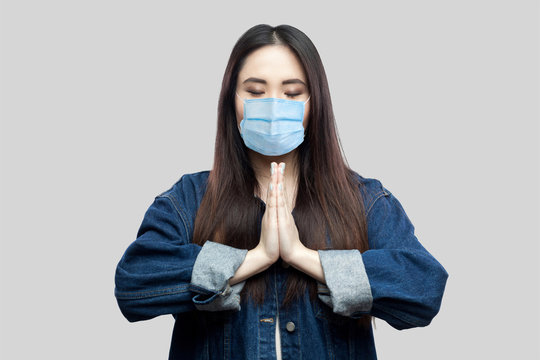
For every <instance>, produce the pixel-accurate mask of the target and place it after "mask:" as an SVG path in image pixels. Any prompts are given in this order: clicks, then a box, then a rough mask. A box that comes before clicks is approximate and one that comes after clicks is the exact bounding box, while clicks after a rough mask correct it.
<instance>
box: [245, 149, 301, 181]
mask: <svg viewBox="0 0 540 360" xmlns="http://www.w3.org/2000/svg"><path fill="white" fill-rule="evenodd" d="M248 151H249V152H248V156H249V159H250V161H251V166H252V167H253V170H254V171H255V176H256V177H257V180H258V182H259V184H261V188H262V189H265V187H264V186H267V185H268V182H269V181H270V165H271V163H272V162H275V163H276V164H277V165H278V166H279V164H280V163H282V162H283V163H285V173H284V180H285V183H286V184H287V185H288V184H295V185H296V182H297V179H298V166H297V165H298V161H297V155H298V151H297V149H294V150H293V151H291V152H289V153H287V154H285V155H279V156H266V155H262V154H259V153H258V152H256V151H253V150H251V149H248ZM276 171H279V167H276Z"/></svg>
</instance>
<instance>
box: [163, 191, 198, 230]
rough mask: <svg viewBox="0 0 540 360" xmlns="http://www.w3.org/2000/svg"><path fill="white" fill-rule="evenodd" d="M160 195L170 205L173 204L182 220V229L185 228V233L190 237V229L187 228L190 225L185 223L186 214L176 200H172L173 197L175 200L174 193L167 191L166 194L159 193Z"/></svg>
mask: <svg viewBox="0 0 540 360" xmlns="http://www.w3.org/2000/svg"><path fill="white" fill-rule="evenodd" d="M160 197H164V198H167V199H169V201H170V202H171V203H172V205H173V206H174V209H175V210H176V213H177V214H178V216H179V217H180V220H182V224H183V225H184V230H186V234H187V237H188V239H189V238H190V237H191V235H190V234H191V231H190V230H189V229H190V227H188V225H187V219H186V215H185V214H184V211H183V210H182V208H181V207H180V205H177V204H176V202H175V201H173V199H174V200H176V198H175V197H174V195H172V194H170V193H169V194H166V195H160Z"/></svg>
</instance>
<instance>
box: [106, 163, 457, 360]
mask: <svg viewBox="0 0 540 360" xmlns="http://www.w3.org/2000/svg"><path fill="white" fill-rule="evenodd" d="M209 173H210V172H209V171H200V172H197V173H191V174H185V175H183V176H182V177H181V178H180V179H179V180H178V181H177V182H176V183H175V184H174V185H173V186H172V187H171V188H170V189H168V190H166V191H164V192H162V193H161V194H159V195H157V196H156V197H155V199H154V201H153V203H152V204H151V205H150V207H149V208H148V210H147V211H146V213H145V215H144V219H143V221H142V224H141V226H140V228H139V230H138V233H137V238H136V239H135V240H134V241H133V242H132V243H131V244H130V245H129V246H128V248H127V249H126V251H125V253H124V254H123V256H122V258H121V259H120V261H119V263H118V265H117V268H116V273H115V289H114V295H115V297H116V300H117V302H118V305H119V307H120V310H121V312H122V314H123V315H124V316H125V317H126V319H127V320H128V321H130V322H135V321H141V320H148V319H152V318H154V317H156V316H159V315H164V314H172V316H173V317H174V319H175V323H174V328H173V334H172V340H171V347H170V352H169V359H201V360H202V359H208V360H209V359H276V358H279V355H281V358H282V359H302V358H303V359H364V360H371V359H376V358H377V355H376V351H375V344H374V338H373V331H372V327H371V324H370V326H369V327H368V329H362V328H360V327H358V326H357V325H356V321H355V319H356V318H359V317H361V316H363V315H365V314H370V315H372V316H375V317H377V318H380V319H383V320H384V321H386V322H387V323H388V324H389V325H391V326H392V327H394V328H396V329H398V330H402V329H407V328H412V327H420V326H426V325H428V324H430V322H431V321H432V319H433V318H434V316H435V315H436V314H437V313H438V312H439V309H440V305H441V301H442V297H443V293H444V289H445V286H446V280H447V278H448V273H447V272H446V270H445V269H444V267H443V266H442V265H441V264H440V263H439V262H438V261H437V260H436V259H435V258H434V257H433V256H432V255H431V254H430V253H429V252H428V251H427V250H426V249H425V248H424V247H423V246H422V245H421V244H420V242H419V241H418V239H417V237H416V236H415V234H414V226H413V225H412V223H411V221H410V220H409V218H408V217H407V215H406V213H405V211H404V209H403V207H402V206H401V204H400V202H399V201H398V199H397V198H396V197H395V196H394V195H393V194H392V193H391V192H390V191H389V190H388V189H386V188H385V187H384V186H383V185H382V184H381V182H380V181H379V180H377V179H372V178H364V177H362V176H360V175H358V174H356V173H355V174H356V175H357V176H358V178H359V180H360V181H361V182H362V183H363V184H364V185H365V187H364V188H363V189H364V191H362V196H363V199H364V205H365V209H366V212H367V223H368V241H369V250H367V251H365V252H363V253H360V251H359V250H339V249H327V250H317V251H318V254H319V258H320V261H321V265H322V268H323V271H324V278H325V280H326V284H323V283H321V282H319V281H317V285H318V286H317V300H316V301H312V300H310V299H309V294H308V291H307V290H306V293H305V294H304V296H303V297H300V300H297V301H296V302H295V303H294V304H293V305H292V306H289V307H287V308H282V307H281V306H280V305H279V304H281V301H282V300H283V298H284V295H285V288H284V287H282V285H283V284H284V283H285V281H286V279H287V274H288V272H289V271H290V270H291V269H290V267H288V266H287V264H286V263H284V262H282V261H281V259H280V260H278V261H277V262H275V263H274V264H272V265H271V266H270V267H269V268H268V269H266V270H265V271H270V272H271V274H272V275H273V276H272V279H273V280H272V282H273V284H270V288H271V289H273V290H271V291H267V293H266V295H265V302H264V304H263V305H262V306H256V305H254V304H253V303H252V302H251V300H250V299H248V300H249V301H246V302H242V305H240V291H241V290H242V288H243V286H244V284H245V282H246V280H244V281H242V282H240V283H237V284H234V285H232V286H231V285H229V282H228V280H229V279H230V278H231V277H233V276H234V274H235V272H236V270H237V269H238V267H240V265H241V264H242V262H243V260H244V258H245V256H246V254H247V251H248V250H247V249H237V248H234V247H231V246H228V245H224V244H220V243H216V242H212V241H210V240H207V241H206V242H205V243H204V245H203V246H200V245H196V244H193V243H192V242H191V239H192V236H193V227H194V222H195V215H196V213H197V210H198V208H199V205H200V203H201V200H202V198H203V196H204V193H205V190H206V184H207V179H208V175H209ZM259 200H260V199H259ZM260 201H261V203H262V204H261V205H262V209H263V211H262V212H261V214H260V216H259V224H260V221H261V220H262V215H263V213H264V208H265V204H264V202H263V201H262V200H260ZM293 216H294V211H293ZM259 229H260V227H259ZM277 345H279V346H277ZM411 356H412V354H411Z"/></svg>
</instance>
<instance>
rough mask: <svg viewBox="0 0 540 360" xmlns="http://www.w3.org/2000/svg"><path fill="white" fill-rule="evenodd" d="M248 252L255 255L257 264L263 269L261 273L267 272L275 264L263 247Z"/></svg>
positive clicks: (259, 246) (258, 246)
mask: <svg viewBox="0 0 540 360" xmlns="http://www.w3.org/2000/svg"><path fill="white" fill-rule="evenodd" d="M248 252H251V253H252V254H253V257H254V258H255V259H256V263H257V264H258V265H259V266H260V267H261V271H262V270H266V269H267V268H269V267H270V266H271V265H272V264H273V263H274V262H275V261H273V260H272V259H271V258H270V256H268V254H267V253H266V251H264V248H263V247H262V246H261V245H257V246H256V247H255V248H253V249H251V250H248Z"/></svg>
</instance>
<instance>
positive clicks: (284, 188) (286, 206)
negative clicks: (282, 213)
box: [280, 163, 290, 212]
mask: <svg viewBox="0 0 540 360" xmlns="http://www.w3.org/2000/svg"><path fill="white" fill-rule="evenodd" d="M282 164H283V165H282V166H283V167H282V169H283V170H282V171H280V172H281V178H282V181H281V182H282V184H283V185H282V187H283V199H285V200H287V199H289V194H288V193H287V186H285V163H282ZM285 209H287V212H290V209H289V202H288V201H285Z"/></svg>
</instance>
